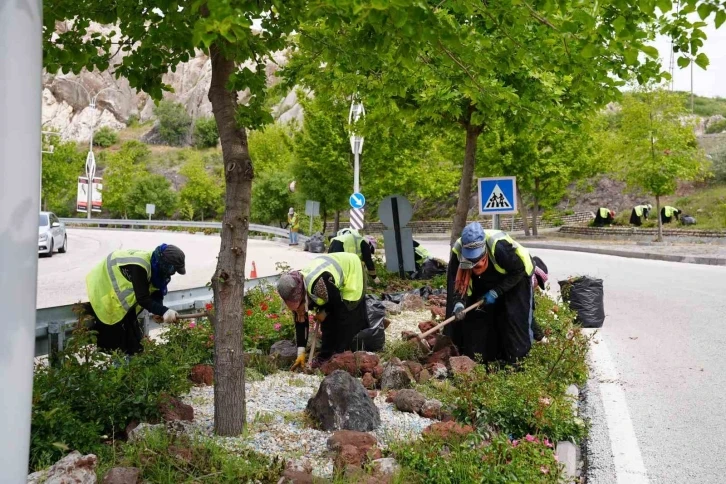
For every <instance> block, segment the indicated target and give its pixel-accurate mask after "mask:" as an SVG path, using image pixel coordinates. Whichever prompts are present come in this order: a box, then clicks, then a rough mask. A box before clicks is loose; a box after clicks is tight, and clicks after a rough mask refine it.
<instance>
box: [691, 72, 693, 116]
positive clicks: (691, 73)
mask: <svg viewBox="0 0 726 484" xmlns="http://www.w3.org/2000/svg"><path fill="white" fill-rule="evenodd" d="M691 114H693V59H691Z"/></svg>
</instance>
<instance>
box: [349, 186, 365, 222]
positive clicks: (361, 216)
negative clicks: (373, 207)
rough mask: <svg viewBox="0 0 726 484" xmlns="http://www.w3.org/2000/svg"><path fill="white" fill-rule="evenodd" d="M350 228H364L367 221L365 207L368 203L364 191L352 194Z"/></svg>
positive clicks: (350, 200)
mask: <svg viewBox="0 0 726 484" xmlns="http://www.w3.org/2000/svg"><path fill="white" fill-rule="evenodd" d="M349 202H350V209H351V210H350V228H352V229H355V230H363V226H364V225H365V224H364V221H365V211H364V207H365V205H366V197H364V196H363V194H362V193H358V192H355V193H354V194H352V195H351V196H350V199H349Z"/></svg>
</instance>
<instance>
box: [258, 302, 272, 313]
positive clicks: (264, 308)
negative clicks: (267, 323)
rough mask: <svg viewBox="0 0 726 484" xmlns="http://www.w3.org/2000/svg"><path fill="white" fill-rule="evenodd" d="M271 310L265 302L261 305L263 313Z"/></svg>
mask: <svg viewBox="0 0 726 484" xmlns="http://www.w3.org/2000/svg"><path fill="white" fill-rule="evenodd" d="M269 308H270V306H268V305H267V303H265V302H263V303H262V304H260V309H262V310H263V311H267V310H268V309H269Z"/></svg>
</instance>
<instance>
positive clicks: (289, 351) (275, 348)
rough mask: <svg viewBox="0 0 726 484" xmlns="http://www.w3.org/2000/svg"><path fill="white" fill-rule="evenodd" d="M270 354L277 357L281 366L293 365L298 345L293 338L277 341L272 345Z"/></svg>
mask: <svg viewBox="0 0 726 484" xmlns="http://www.w3.org/2000/svg"><path fill="white" fill-rule="evenodd" d="M270 356H271V357H273V358H275V359H277V362H278V363H279V364H280V365H281V366H287V367H290V366H292V364H293V363H295V360H296V359H297V345H296V344H295V342H294V341H291V340H287V339H284V340H281V341H276V342H275V343H273V344H272V346H271V347H270Z"/></svg>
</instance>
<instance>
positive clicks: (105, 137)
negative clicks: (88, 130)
mask: <svg viewBox="0 0 726 484" xmlns="http://www.w3.org/2000/svg"><path fill="white" fill-rule="evenodd" d="M116 143H118V133H116V131H114V130H113V129H111V128H109V127H108V126H104V127H103V128H101V129H99V130H98V131H96V132H95V133H94V134H93V144H94V145H96V146H100V147H101V148H108V147H109V146H113V145H115V144H116Z"/></svg>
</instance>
